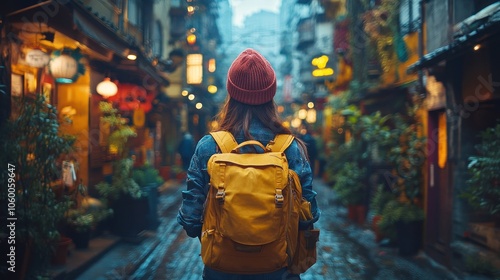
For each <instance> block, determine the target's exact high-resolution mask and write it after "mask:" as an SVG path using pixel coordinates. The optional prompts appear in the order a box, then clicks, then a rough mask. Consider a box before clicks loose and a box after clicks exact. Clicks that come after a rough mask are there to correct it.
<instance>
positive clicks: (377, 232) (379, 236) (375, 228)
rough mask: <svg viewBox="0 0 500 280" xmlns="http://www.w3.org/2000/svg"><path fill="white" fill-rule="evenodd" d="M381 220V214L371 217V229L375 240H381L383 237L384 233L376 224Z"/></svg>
mask: <svg viewBox="0 0 500 280" xmlns="http://www.w3.org/2000/svg"><path fill="white" fill-rule="evenodd" d="M380 220H382V216H381V215H375V216H373V219H372V230H373V232H374V233H375V242H377V243H378V242H380V241H382V239H384V235H383V234H382V232H380V229H379V226H378V222H379V221H380Z"/></svg>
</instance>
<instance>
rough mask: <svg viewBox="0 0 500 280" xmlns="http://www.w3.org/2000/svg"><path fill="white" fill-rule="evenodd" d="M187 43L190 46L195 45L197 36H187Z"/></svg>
mask: <svg viewBox="0 0 500 280" xmlns="http://www.w3.org/2000/svg"><path fill="white" fill-rule="evenodd" d="M186 41H187V42H188V44H190V45H193V44H194V43H196V35H194V34H189V35H187V37H186Z"/></svg>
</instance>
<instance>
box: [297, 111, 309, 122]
mask: <svg viewBox="0 0 500 280" xmlns="http://www.w3.org/2000/svg"><path fill="white" fill-rule="evenodd" d="M298 117H299V119H301V120H304V119H305V118H306V117H307V110H306V109H300V110H299V114H298Z"/></svg>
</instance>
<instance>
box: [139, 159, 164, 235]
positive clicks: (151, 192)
mask: <svg viewBox="0 0 500 280" xmlns="http://www.w3.org/2000/svg"><path fill="white" fill-rule="evenodd" d="M132 178H133V179H134V181H136V182H137V184H138V185H139V186H140V187H141V189H142V190H143V192H144V193H145V194H146V196H147V200H148V206H149V211H148V215H147V217H146V219H147V223H148V229H156V228H157V227H158V226H159V225H160V221H159V219H158V187H159V186H160V185H161V184H163V182H164V180H163V178H162V177H161V176H160V173H159V172H158V170H157V169H156V168H154V167H153V166H152V165H150V164H145V165H143V166H141V167H138V168H134V170H133V171H132Z"/></svg>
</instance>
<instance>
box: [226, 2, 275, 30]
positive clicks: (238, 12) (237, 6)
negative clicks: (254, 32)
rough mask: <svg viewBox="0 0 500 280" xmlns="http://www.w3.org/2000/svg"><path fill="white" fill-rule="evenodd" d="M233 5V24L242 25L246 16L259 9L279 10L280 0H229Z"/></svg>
mask: <svg viewBox="0 0 500 280" xmlns="http://www.w3.org/2000/svg"><path fill="white" fill-rule="evenodd" d="M229 3H230V4H231V6H232V7H233V24H234V25H237V26H242V25H243V20H244V19H245V17H246V16H248V15H250V14H253V13H255V12H258V11H260V10H266V11H271V12H274V13H278V12H279V8H280V4H281V0H229Z"/></svg>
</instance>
